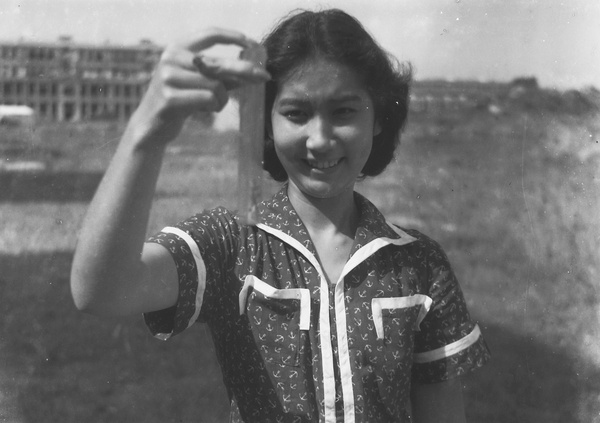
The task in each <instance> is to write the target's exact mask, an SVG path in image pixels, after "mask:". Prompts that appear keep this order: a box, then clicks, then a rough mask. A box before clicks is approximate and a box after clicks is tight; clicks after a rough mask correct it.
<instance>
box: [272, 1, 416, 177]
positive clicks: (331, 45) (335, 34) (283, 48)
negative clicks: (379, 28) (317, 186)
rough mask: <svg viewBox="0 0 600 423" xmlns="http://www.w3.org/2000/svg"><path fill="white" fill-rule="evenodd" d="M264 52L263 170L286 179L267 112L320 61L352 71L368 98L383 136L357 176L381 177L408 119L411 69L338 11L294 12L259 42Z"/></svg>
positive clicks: (379, 137)
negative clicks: (299, 73) (305, 66)
mask: <svg viewBox="0 0 600 423" xmlns="http://www.w3.org/2000/svg"><path fill="white" fill-rule="evenodd" d="M263 45H264V46H265V48H266V50H267V55H268V59H267V66H266V67H267V71H268V72H269V73H270V74H271V77H272V79H271V80H270V81H269V82H267V86H266V100H265V103H266V104H265V110H266V113H265V149H264V165H263V167H264V169H265V170H267V171H268V172H269V173H270V174H271V176H272V177H273V179H275V180H277V181H285V180H287V173H286V171H285V169H284V168H283V165H282V164H281V162H280V161H279V158H278V157H277V153H276V152H275V144H274V141H273V138H272V136H271V135H270V133H271V109H272V108H273V103H274V102H275V97H276V95H277V90H278V88H279V84H280V83H281V81H282V80H284V79H285V78H286V77H287V76H288V75H289V74H290V73H291V72H292V71H294V70H295V69H296V68H297V67H298V66H300V65H301V64H302V63H303V62H305V61H306V60H308V59H311V58H315V57H320V58H324V59H327V60H331V61H333V62H336V63H339V64H342V65H345V66H348V67H350V68H351V69H352V70H353V71H354V72H356V74H357V76H358V77H359V79H360V81H361V82H362V83H363V84H364V86H365V88H366V89H367V91H368V92H369V94H370V95H371V99H372V101H373V104H374V107H375V120H376V122H378V123H379V125H380V126H381V132H380V133H379V134H378V135H376V136H375V137H374V138H373V147H372V149H371V154H370V156H369V158H368V159H367V162H366V163H365V166H364V167H363V169H362V172H361V176H362V177H364V176H375V175H378V174H380V173H381V172H383V170H384V169H385V168H386V167H387V165H388V164H389V163H390V162H391V161H392V159H393V157H394V151H395V150H396V147H397V146H398V144H399V142H400V131H401V129H402V127H403V126H404V123H405V122H406V117H407V114H408V98H409V86H410V81H411V79H412V69H411V66H410V64H400V63H398V61H397V60H396V59H395V58H393V57H392V56H390V55H389V54H388V53H387V52H386V51H385V50H383V49H382V48H381V47H380V46H379V44H378V43H377V42H376V41H375V40H374V39H373V37H372V36H371V35H370V34H369V33H368V32H367V31H366V30H365V29H364V27H363V26H362V25H361V24H360V22H358V20H356V19H355V18H353V17H352V16H350V15H348V14H347V13H345V12H343V11H341V10H338V9H328V10H323V11H318V12H311V11H305V10H300V11H295V12H292V14H291V15H289V16H287V17H285V18H284V19H283V20H282V21H281V22H279V24H277V26H276V27H275V28H274V29H273V30H272V31H271V32H270V33H269V34H268V35H267V36H266V37H265V38H264V39H263Z"/></svg>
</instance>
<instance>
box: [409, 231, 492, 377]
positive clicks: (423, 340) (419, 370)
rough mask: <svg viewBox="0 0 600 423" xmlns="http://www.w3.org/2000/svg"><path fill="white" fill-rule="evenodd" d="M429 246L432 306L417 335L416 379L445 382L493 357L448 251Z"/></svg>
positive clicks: (434, 245)
mask: <svg viewBox="0 0 600 423" xmlns="http://www.w3.org/2000/svg"><path fill="white" fill-rule="evenodd" d="M427 242H428V243H431V245H430V246H429V247H430V248H428V273H429V296H430V297H431V298H432V300H433V301H432V305H431V308H430V310H429V312H428V313H427V315H426V317H425V318H424V319H423V321H422V322H421V325H420V331H419V332H417V333H416V337H415V353H414V356H413V374H412V378H413V381H415V382H418V383H435V382H442V381H444V380H448V379H451V378H454V377H456V376H460V375H462V374H464V373H467V372H470V371H472V370H475V369H477V368H479V367H482V366H483V365H484V364H485V363H486V362H487V361H488V360H489V358H490V353H489V349H488V347H487V345H486V343H485V341H484V339H483V336H482V334H481V330H480V328H479V326H478V325H477V324H476V323H475V322H473V321H472V320H471V317H470V315H469V311H468V310H467V305H466V302H465V299H464V296H463V293H462V290H461V288H460V285H459V284H458V281H457V279H456V277H455V275H454V272H453V271H452V268H451V267H450V263H449V261H448V258H447V257H446V254H445V253H444V252H443V250H442V249H441V247H439V245H438V244H437V243H435V242H434V241H431V240H429V241H427Z"/></svg>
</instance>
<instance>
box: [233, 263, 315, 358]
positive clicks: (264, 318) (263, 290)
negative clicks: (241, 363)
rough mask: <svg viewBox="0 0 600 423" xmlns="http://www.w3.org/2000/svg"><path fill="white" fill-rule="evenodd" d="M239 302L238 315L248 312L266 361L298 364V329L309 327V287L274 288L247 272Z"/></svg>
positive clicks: (255, 337) (254, 333)
mask: <svg viewBox="0 0 600 423" xmlns="http://www.w3.org/2000/svg"><path fill="white" fill-rule="evenodd" d="M239 305H240V315H242V314H247V316H248V320H249V321H250V326H251V327H252V333H253V335H254V339H255V342H256V343H257V345H258V347H259V349H260V352H261V355H262V357H263V359H264V360H265V361H266V362H267V363H277V364H283V365H288V366H298V365H299V349H300V348H299V347H300V331H301V330H308V329H309V328H310V291H309V290H308V289H304V288H293V289H277V288H274V287H272V286H271V285H269V284H267V283H265V282H263V281H261V280H260V279H258V278H257V277H255V276H253V275H248V276H246V279H245V282H244V286H243V288H242V290H241V292H240V295H239Z"/></svg>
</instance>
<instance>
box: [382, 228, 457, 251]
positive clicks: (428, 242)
mask: <svg viewBox="0 0 600 423" xmlns="http://www.w3.org/2000/svg"><path fill="white" fill-rule="evenodd" d="M392 225H394V226H395V227H396V228H398V229H400V230H401V231H403V232H405V233H406V234H408V235H409V236H411V237H413V238H414V239H415V240H414V241H413V242H412V243H410V244H408V246H409V247H410V248H412V249H413V250H415V251H416V252H417V253H420V252H425V253H427V255H428V256H433V257H438V258H442V259H446V253H445V251H444V248H443V247H442V245H441V244H440V242H438V241H437V240H435V239H433V238H432V237H430V236H429V235H427V234H425V233H423V232H421V230H418V229H414V228H406V227H403V226H400V225H397V224H394V223H392Z"/></svg>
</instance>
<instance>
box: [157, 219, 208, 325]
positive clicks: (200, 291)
mask: <svg viewBox="0 0 600 423" xmlns="http://www.w3.org/2000/svg"><path fill="white" fill-rule="evenodd" d="M162 232H164V233H168V234H173V235H177V236H178V237H179V238H181V239H182V240H183V241H185V243H186V244H187V246H188V247H189V248H190V250H191V252H192V256H193V257H194V262H195V263H196V271H197V272H198V286H197V289H196V301H195V309H194V314H193V315H192V317H191V318H190V320H189V322H188V325H187V327H188V328H189V327H190V326H192V325H193V324H194V323H195V322H196V320H197V319H198V316H199V315H200V309H201V307H202V299H203V297H204V290H205V289H206V266H204V260H202V256H201V254H200V248H198V244H196V241H194V239H193V238H192V237H191V236H190V235H189V234H188V233H187V232H184V231H182V230H181V229H179V228H174V227H171V226H167V227H166V228H164V229H163V230H162Z"/></svg>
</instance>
